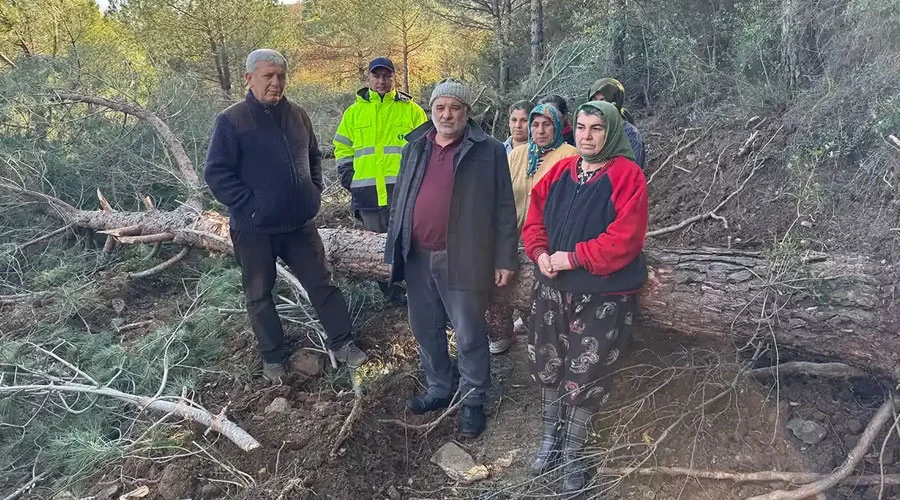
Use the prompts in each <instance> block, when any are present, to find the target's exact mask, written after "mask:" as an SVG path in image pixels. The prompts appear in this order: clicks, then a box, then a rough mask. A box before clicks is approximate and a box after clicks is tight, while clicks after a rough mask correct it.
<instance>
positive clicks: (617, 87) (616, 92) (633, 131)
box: [588, 78, 646, 168]
mask: <svg viewBox="0 0 900 500" xmlns="http://www.w3.org/2000/svg"><path fill="white" fill-rule="evenodd" d="M588 100H589V101H606V102H608V103H610V104H612V105H613V106H615V107H616V109H618V110H619V113H621V114H622V118H624V120H625V121H624V122H623V125H624V130H625V137H627V138H628V143H629V144H631V151H632V152H634V162H635V163H637V164H638V166H639V167H641V168H644V161H645V159H646V157H645V152H644V138H643V137H641V132H640V131H639V130H638V128H637V127H636V126H635V125H634V118H632V117H631V113H629V112H628V110H627V109H625V86H624V85H622V83H621V82H619V80H616V79H615V78H601V79H599V80H597V81H596V82H594V84H593V85H591V89H590V92H589V95H588Z"/></svg>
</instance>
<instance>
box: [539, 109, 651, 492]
mask: <svg viewBox="0 0 900 500" xmlns="http://www.w3.org/2000/svg"><path fill="white" fill-rule="evenodd" d="M622 123H623V122H622V115H621V113H620V112H619V110H618V109H617V108H616V107H615V106H614V105H612V104H610V103H608V102H603V101H591V102H588V103H586V104H584V105H582V106H581V107H579V108H578V111H577V112H576V113H575V138H576V142H577V146H576V147H577V149H578V156H574V157H571V158H567V159H565V160H562V161H560V162H557V163H556V165H554V166H553V167H552V168H550V170H549V171H548V172H547V173H546V174H545V175H544V177H543V178H542V179H541V180H540V181H539V182H538V183H537V185H536V186H535V187H534V189H533V190H532V193H531V203H530V205H529V207H528V214H527V217H526V220H525V226H524V228H523V229H522V238H523V240H524V242H525V252H526V254H527V255H528V257H529V258H530V259H531V260H532V261H534V263H535V266H536V270H535V278H536V281H537V283H536V286H535V288H534V292H533V296H532V309H531V317H530V319H529V323H530V329H529V330H530V333H529V337H530V338H529V346H528V355H529V360H530V361H531V372H532V377H533V378H534V380H535V381H536V382H537V383H538V384H539V385H540V388H541V430H542V436H543V437H542V441H541V445H540V449H539V450H538V452H537V454H536V455H535V459H534V462H533V463H532V471H533V472H534V473H535V474H538V475H539V474H543V473H544V472H546V471H547V470H549V469H550V468H551V467H552V466H554V464H555V463H557V461H558V460H559V459H562V463H563V467H564V479H563V490H564V491H565V493H568V494H572V493H574V492H578V491H581V490H582V489H583V488H584V485H585V471H586V465H585V457H584V456H583V454H582V450H583V448H584V444H585V441H586V440H587V435H588V425H589V420H590V418H591V416H592V415H594V413H595V412H596V411H598V410H599V408H600V407H602V406H603V405H605V404H606V403H607V402H608V401H609V398H610V389H611V387H612V377H613V374H614V373H615V371H616V363H617V361H618V360H619V359H620V357H621V354H622V351H623V350H624V349H625V347H626V346H627V344H628V340H629V338H630V335H631V332H630V330H629V329H630V325H631V324H632V321H633V318H634V314H635V312H636V308H637V300H636V296H637V292H638V290H639V289H640V288H641V287H642V286H643V285H644V283H645V282H646V281H647V264H646V260H645V258H644V255H643V252H642V249H643V246H644V241H645V239H646V235H647V220H648V213H647V183H646V180H645V178H644V172H643V171H642V170H641V168H640V167H639V166H637V164H635V163H634V161H633V159H634V154H633V152H632V150H631V145H630V144H629V143H628V139H626V138H625V133H624V131H623V125H622Z"/></svg>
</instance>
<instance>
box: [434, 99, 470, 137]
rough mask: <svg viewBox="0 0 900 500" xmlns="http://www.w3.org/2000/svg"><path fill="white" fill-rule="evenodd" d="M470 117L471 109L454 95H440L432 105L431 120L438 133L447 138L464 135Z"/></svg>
mask: <svg viewBox="0 0 900 500" xmlns="http://www.w3.org/2000/svg"><path fill="white" fill-rule="evenodd" d="M468 119H469V109H468V108H467V107H466V105H465V104H463V103H461V102H459V101H457V100H456V99H454V98H452V97H438V98H437V99H435V100H434V103H433V104H432V105H431V121H433V122H434V126H435V128H436V129H437V133H438V134H440V135H442V136H443V137H445V138H449V139H457V138H459V137H462V135H463V131H465V129H466V121H468Z"/></svg>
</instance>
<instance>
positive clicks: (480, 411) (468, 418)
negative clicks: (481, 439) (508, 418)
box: [459, 405, 487, 438]
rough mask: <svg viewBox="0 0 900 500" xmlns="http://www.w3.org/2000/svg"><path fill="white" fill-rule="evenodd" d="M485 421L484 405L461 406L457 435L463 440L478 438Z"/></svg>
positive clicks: (482, 430)
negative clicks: (463, 438)
mask: <svg viewBox="0 0 900 500" xmlns="http://www.w3.org/2000/svg"><path fill="white" fill-rule="evenodd" d="M486 421H487V417H485V415H484V405H463V406H462V410H460V412H459V435H460V436H462V437H465V438H476V437H478V436H480V435H481V433H482V432H484V427H485V425H486Z"/></svg>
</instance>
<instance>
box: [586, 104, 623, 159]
mask: <svg viewBox="0 0 900 500" xmlns="http://www.w3.org/2000/svg"><path fill="white" fill-rule="evenodd" d="M586 108H590V109H592V110H595V111H596V113H595V114H600V115H602V116H603V121H605V122H606V142H605V143H604V144H603V148H602V149H601V150H600V152H599V153H597V154H595V155H591V156H585V155H581V158H582V159H583V160H584V161H586V162H588V163H600V162H602V161H605V160H608V159H610V158H614V157H616V156H624V157H625V158H628V159H629V160H631V161H634V151H632V150H631V143H629V142H628V137H626V136H625V128H624V127H625V126H624V125H623V122H622V115H621V114H620V113H619V110H618V109H617V108H616V106H615V105H614V104H611V103H608V102H606V101H590V102H586V103H584V104H582V105H581V106H579V107H578V111H576V112H575V123H576V127H577V124H578V119H579V118H580V115H581V111H582V110H584V109H586ZM579 154H581V153H580V152H579Z"/></svg>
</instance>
